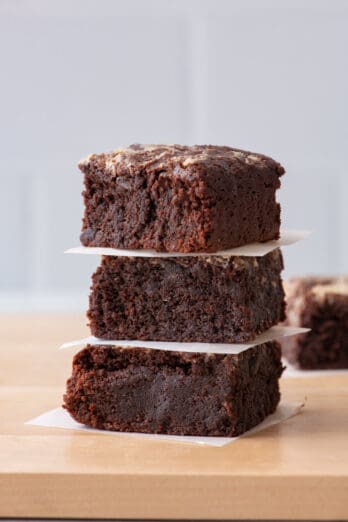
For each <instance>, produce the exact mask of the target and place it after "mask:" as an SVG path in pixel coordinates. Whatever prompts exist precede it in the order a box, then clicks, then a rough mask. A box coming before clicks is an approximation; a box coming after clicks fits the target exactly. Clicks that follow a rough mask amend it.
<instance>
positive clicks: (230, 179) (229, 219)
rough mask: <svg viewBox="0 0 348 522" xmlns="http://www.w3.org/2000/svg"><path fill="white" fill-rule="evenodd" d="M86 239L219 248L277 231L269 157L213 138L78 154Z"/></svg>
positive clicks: (95, 243) (276, 183) (119, 244)
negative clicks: (214, 141)
mask: <svg viewBox="0 0 348 522" xmlns="http://www.w3.org/2000/svg"><path fill="white" fill-rule="evenodd" d="M79 168H80V170H81V171H82V172H83V173H84V183H85V190H84V193H83V195H84V203H85V214H84V218H83V227H82V233H81V242H82V244H83V245H85V246H92V247H114V248H130V249H154V250H157V251H159V252H161V251H163V252H183V253H184V252H217V251H219V250H224V249H228V248H232V247H237V246H240V245H245V244H247V243H253V242H261V241H269V240H272V239H278V237H279V226H280V206H279V204H278V203H277V202H276V198H275V193H276V190H277V189H278V188H279V187H280V180H279V178H280V176H281V175H282V174H283V173H284V169H283V167H282V166H281V165H280V164H279V163H277V162H276V161H274V160H273V159H271V158H269V157H267V156H264V155H262V154H255V153H252V152H246V151H242V150H238V149H232V148H230V147H220V146H213V145H195V146H192V147H189V146H184V145H131V146H129V147H128V148H123V149H117V150H115V151H113V152H110V153H105V154H91V155H90V156H88V157H87V158H86V159H84V160H82V161H80V163H79Z"/></svg>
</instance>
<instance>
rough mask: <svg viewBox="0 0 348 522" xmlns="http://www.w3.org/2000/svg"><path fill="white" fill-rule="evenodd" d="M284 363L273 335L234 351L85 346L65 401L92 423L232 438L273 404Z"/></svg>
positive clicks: (76, 361) (76, 360)
mask: <svg viewBox="0 0 348 522" xmlns="http://www.w3.org/2000/svg"><path fill="white" fill-rule="evenodd" d="M282 369H283V368H282V364H281V360H280V346H279V344H278V343H276V342H271V343H266V344H263V345H260V346H257V347H255V348H251V349H249V350H246V351H244V352H242V353H240V354H239V355H220V354H219V355H216V354H204V353H182V352H169V351H168V352H167V351H163V350H148V349H145V348H123V347H116V346H91V345H88V346H87V347H86V348H85V349H83V350H82V351H80V352H79V353H78V354H77V355H75V357H74V361H73V371H72V377H71V378H70V379H69V380H68V382H67V391H66V394H65V396H64V407H65V408H66V409H67V410H68V411H69V413H70V414H71V415H72V417H73V418H74V419H75V420H77V421H78V422H80V423H82V424H86V425H88V426H92V427H93V428H99V429H105V430H114V431H125V432H142V433H167V434H171V435H201V436H229V437H231V436H235V435H240V434H241V433H243V432H245V431H247V430H249V429H250V428H252V427H253V426H256V425H257V424H258V423H260V422H261V421H262V420H263V419H264V418H265V417H266V416H267V415H269V414H270V413H273V412H274V411H275V409H276V407H277V404H278V402H279V398H280V394H279V386H278V379H279V377H280V375H281V373H282Z"/></svg>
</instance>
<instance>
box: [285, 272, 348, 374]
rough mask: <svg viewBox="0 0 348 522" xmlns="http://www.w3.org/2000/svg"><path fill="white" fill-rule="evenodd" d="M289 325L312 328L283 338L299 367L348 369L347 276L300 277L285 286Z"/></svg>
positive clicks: (286, 351)
mask: <svg viewBox="0 0 348 522" xmlns="http://www.w3.org/2000/svg"><path fill="white" fill-rule="evenodd" d="M285 287H286V296H287V307H288V313H287V320H286V324H288V325H290V326H303V327H306V328H310V329H311V331H310V332H308V333H306V334H301V335H297V336H292V337H288V338H283V339H282V341H281V344H282V350H283V354H284V357H285V358H286V359H287V360H288V361H289V362H290V363H291V364H293V365H294V366H297V367H298V368H302V369H307V370H314V369H339V368H348V277H300V278H294V279H292V280H290V281H288V282H287V283H286V285H285Z"/></svg>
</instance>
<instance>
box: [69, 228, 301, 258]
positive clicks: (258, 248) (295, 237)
mask: <svg viewBox="0 0 348 522" xmlns="http://www.w3.org/2000/svg"><path fill="white" fill-rule="evenodd" d="M310 234H311V231H310V230H282V231H281V233H280V238H279V239H277V240H273V241H267V242H266V243H250V244H249V245H244V246H240V247H236V248H230V249H228V250H220V251H218V252H213V253H206V252H197V253H191V252H190V253H188V254H184V253H182V252H156V251H155V250H132V249H127V248H100V247H85V246H77V247H74V248H69V249H68V250H66V251H65V253H66V254H87V255H88V254H97V255H100V256H119V257H121V256H127V257H193V256H199V257H210V256H222V257H231V256H249V257H250V256H256V257H261V256H264V255H266V254H268V253H269V252H271V251H272V250H275V249H276V248H280V247H283V246H288V245H292V244H293V243H297V242H298V241H301V240H302V239H305V238H306V237H308V236H309V235H310Z"/></svg>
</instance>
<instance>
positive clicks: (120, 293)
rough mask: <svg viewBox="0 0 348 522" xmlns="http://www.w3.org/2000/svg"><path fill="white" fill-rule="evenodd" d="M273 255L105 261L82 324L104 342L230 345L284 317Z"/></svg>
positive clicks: (277, 258)
mask: <svg viewBox="0 0 348 522" xmlns="http://www.w3.org/2000/svg"><path fill="white" fill-rule="evenodd" d="M282 268H283V259H282V254H281V251H280V250H274V251H272V252H270V253H269V254H267V255H265V256H263V257H237V256H234V257H221V256H207V257H205V256H188V257H169V258H146V257H139V258H134V257H132V258H131V257H114V256H105V257H103V258H102V262H101V265H100V266H99V268H98V269H97V271H96V272H95V273H94V275H93V277H92V287H91V294H90V300H89V303H90V304H89V311H88V318H89V325H90V328H91V332H92V334H93V335H94V336H96V337H99V338H102V339H109V340H119V339H142V340H152V341H182V342H214V343H235V342H243V341H249V340H253V339H254V338H255V337H256V335H257V334H259V333H262V332H263V331H265V330H267V329H268V328H270V327H271V326H273V325H275V324H277V323H278V322H279V321H282V320H283V319H284V306H285V305H284V292H283V286H282V280H281V271H282Z"/></svg>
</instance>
